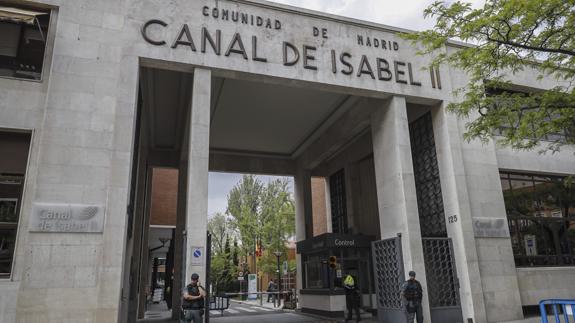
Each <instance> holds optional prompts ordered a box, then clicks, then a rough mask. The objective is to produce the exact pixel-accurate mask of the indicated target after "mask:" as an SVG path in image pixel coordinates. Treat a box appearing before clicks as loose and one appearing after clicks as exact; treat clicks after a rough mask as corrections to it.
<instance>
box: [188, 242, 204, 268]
mask: <svg viewBox="0 0 575 323" xmlns="http://www.w3.org/2000/svg"><path fill="white" fill-rule="evenodd" d="M203 255H204V247H192V261H191V264H192V265H199V266H201V265H203V264H204V257H203Z"/></svg>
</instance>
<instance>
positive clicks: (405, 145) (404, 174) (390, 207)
mask: <svg viewBox="0 0 575 323" xmlns="http://www.w3.org/2000/svg"><path fill="white" fill-rule="evenodd" d="M371 134H372V140H373V158H374V163H375V179H376V184H377V200H378V206H379V227H380V230H381V238H382V239H387V238H393V237H396V236H397V235H398V234H401V243H402V250H403V262H404V271H405V275H406V276H407V274H408V272H409V271H410V270H414V271H415V272H416V273H417V279H418V280H419V281H420V282H421V284H422V286H423V289H424V290H427V281H426V277H425V265H424V258H423V247H422V243H421V230H420V227H419V214H418V211H417V196H416V191H415V175H414V172H413V161H412V158H411V144H410V141H409V123H408V119H407V105H406V102H405V98H403V97H398V96H394V97H392V98H391V99H389V101H387V102H386V104H383V105H378V106H376V107H374V110H373V113H372V115H371ZM406 278H407V277H406ZM424 294H427V293H424ZM423 312H424V313H423V314H424V318H425V322H430V311H429V300H428V299H427V297H426V296H425V295H424V297H423Z"/></svg>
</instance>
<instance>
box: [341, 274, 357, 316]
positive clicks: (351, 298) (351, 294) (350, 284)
mask: <svg viewBox="0 0 575 323" xmlns="http://www.w3.org/2000/svg"><path fill="white" fill-rule="evenodd" d="M343 287H344V288H345V305H346V307H347V317H346V319H345V322H347V321H350V320H351V317H352V316H353V311H355V315H356V322H359V321H361V316H360V315H359V303H360V294H359V290H358V289H357V285H356V284H355V278H353V276H352V275H350V274H348V275H347V276H345V279H344V280H343Z"/></svg>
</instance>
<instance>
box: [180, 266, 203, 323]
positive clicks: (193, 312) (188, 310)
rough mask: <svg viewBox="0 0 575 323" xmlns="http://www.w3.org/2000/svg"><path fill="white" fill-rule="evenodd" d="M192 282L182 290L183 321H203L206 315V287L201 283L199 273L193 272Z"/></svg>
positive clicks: (195, 322) (189, 322) (183, 322)
mask: <svg viewBox="0 0 575 323" xmlns="http://www.w3.org/2000/svg"><path fill="white" fill-rule="evenodd" d="M191 278H192V282H191V283H190V284H188V285H187V286H186V287H185V288H184V290H183V292H182V312H183V318H182V320H181V323H191V322H194V323H201V322H202V316H203V315H204V298H205V297H206V291H205V289H204V288H203V287H202V286H201V285H200V283H199V281H198V280H199V279H200V276H199V275H198V274H195V273H194V274H192V277H191Z"/></svg>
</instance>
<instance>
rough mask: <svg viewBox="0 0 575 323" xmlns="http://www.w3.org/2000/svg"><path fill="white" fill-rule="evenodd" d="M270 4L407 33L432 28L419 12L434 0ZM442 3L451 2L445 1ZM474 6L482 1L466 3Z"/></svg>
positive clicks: (292, 0) (296, 0) (301, 0)
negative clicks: (339, 17)
mask: <svg viewBox="0 0 575 323" xmlns="http://www.w3.org/2000/svg"><path fill="white" fill-rule="evenodd" d="M270 1H272V2H277V3H282V4H287V5H291V6H296V7H302V8H306V9H311V10H317V11H321V12H326V13H330V14H335V15H340V16H345V17H351V18H355V19H360V20H366V21H370V22H376V23H380V24H384V25H389V26H394V27H401V28H405V29H410V30H424V29H429V28H431V27H432V26H433V21H432V20H431V19H423V10H424V9H425V8H427V7H428V6H429V5H430V4H432V3H433V2H435V1H436V0H270ZM446 2H454V1H453V0H448V1H446ZM466 2H469V3H472V4H473V6H474V7H477V6H479V5H481V4H483V3H484V2H485V0H466Z"/></svg>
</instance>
